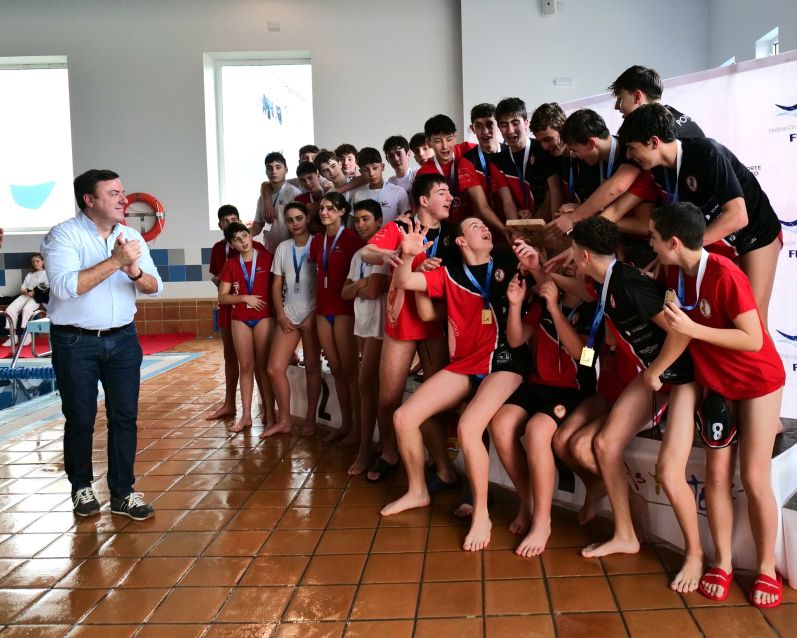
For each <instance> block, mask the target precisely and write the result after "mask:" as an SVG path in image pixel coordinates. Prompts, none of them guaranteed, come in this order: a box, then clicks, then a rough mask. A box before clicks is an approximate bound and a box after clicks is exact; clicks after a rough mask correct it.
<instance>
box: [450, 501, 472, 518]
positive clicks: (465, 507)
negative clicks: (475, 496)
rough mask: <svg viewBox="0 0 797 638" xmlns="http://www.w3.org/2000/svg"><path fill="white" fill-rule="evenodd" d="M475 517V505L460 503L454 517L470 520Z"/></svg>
mask: <svg viewBox="0 0 797 638" xmlns="http://www.w3.org/2000/svg"><path fill="white" fill-rule="evenodd" d="M472 515H473V505H471V504H470V503H460V504H459V505H457V509H455V510H454V516H456V517H457V518H468V516H472Z"/></svg>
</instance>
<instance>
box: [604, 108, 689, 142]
mask: <svg viewBox="0 0 797 638" xmlns="http://www.w3.org/2000/svg"><path fill="white" fill-rule="evenodd" d="M617 135H618V136H619V137H620V141H621V142H622V143H623V144H629V143H630V142H641V143H643V144H646V143H647V142H648V140H650V138H651V137H653V136H654V135H655V136H656V137H658V138H659V139H660V140H661V141H662V142H674V141H675V137H676V136H675V119H674V118H673V116H672V113H670V112H669V111H668V110H667V109H666V108H665V107H664V106H662V105H661V104H658V103H654V104H643V105H642V106H640V107H639V108H638V109H634V110H633V111H632V112H631V113H629V114H628V115H626V116H625V119H624V120H623V124H622V125H621V126H620V130H619V131H617Z"/></svg>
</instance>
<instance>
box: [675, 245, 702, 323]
mask: <svg viewBox="0 0 797 638" xmlns="http://www.w3.org/2000/svg"><path fill="white" fill-rule="evenodd" d="M707 264H708V251H706V250H705V249H704V250H702V251H701V252H700V265H699V266H698V268H697V281H696V282H695V303H693V304H692V305H691V306H687V305H686V296H685V295H684V271H683V270H681V269H680V268H679V269H678V301H680V302H681V310H694V309H695V307H696V306H697V302H698V301H699V300H700V286H701V285H702V284H703V276H704V275H705V274H706V265H707Z"/></svg>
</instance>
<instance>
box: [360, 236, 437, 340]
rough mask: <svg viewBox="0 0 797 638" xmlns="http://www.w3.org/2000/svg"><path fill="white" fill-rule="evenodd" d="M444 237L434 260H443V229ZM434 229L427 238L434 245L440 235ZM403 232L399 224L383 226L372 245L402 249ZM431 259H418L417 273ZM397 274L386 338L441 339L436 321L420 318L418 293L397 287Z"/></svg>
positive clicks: (390, 292) (389, 300)
mask: <svg viewBox="0 0 797 638" xmlns="http://www.w3.org/2000/svg"><path fill="white" fill-rule="evenodd" d="M441 229H443V230H442V236H441V239H440V243H439V244H438V251H437V252H436V253H435V255H433V256H437V257H441V256H442V253H443V252H445V251H444V250H443V248H444V246H443V245H442V244H443V243H445V242H446V241H447V239H448V234H447V232H445V230H444V227H443V226H442V225H441ZM435 230H436V229H430V231H429V232H428V233H427V235H426V237H427V240H428V241H434V238H435V237H436V236H437V234H436V233H435V232H433V231H435ZM401 239H402V237H401V231H400V230H399V226H398V224H396V222H390V223H389V224H387V225H385V226H382V228H380V229H379V232H377V233H376V235H374V236H373V237H371V239H370V240H369V241H368V243H369V244H373V245H374V246H376V247H377V248H383V249H385V250H398V249H399V247H400V246H401ZM426 258H427V255H426V254H425V253H421V254H420V255H416V256H415V258H414V259H413V260H412V269H413V270H415V269H416V268H417V267H418V266H420V265H421V264H422V263H423V262H424V260H425V259H426ZM393 271H394V269H391V272H390V288H389V290H388V293H387V310H386V312H385V334H386V335H389V336H390V337H392V338H393V339H398V340H400V341H418V340H423V339H439V338H441V337H442V336H443V330H442V328H441V327H440V324H439V323H438V322H436V321H421V319H420V317H418V310H417V308H416V306H415V293H414V292H407V291H406V290H401V289H399V288H396V287H395V286H394V285H393Z"/></svg>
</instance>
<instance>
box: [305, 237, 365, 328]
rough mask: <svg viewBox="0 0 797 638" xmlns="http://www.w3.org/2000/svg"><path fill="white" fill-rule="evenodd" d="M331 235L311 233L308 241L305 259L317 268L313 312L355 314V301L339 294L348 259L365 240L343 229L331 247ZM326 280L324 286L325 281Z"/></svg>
mask: <svg viewBox="0 0 797 638" xmlns="http://www.w3.org/2000/svg"><path fill="white" fill-rule="evenodd" d="M324 238H326V243H327V251H330V250H331V251H332V252H328V255H327V256H328V258H329V262H328V272H325V271H324V260H323V254H324ZM334 239H335V238H334V237H329V236H327V234H326V233H321V234H319V235H315V236H313V240H312V242H311V243H310V252H309V253H308V255H307V261H309V262H312V263H314V264H315V265H316V267H317V268H318V285H317V286H316V302H315V312H316V314H317V315H335V316H337V315H349V316H353V315H354V301H353V300H350V301H347V300H345V299H343V298H342V297H341V296H340V291H341V290H343V285H344V284H345V283H346V277H347V276H348V274H349V266H350V265H351V259H352V257H354V253H356V252H357V251H358V250H360V248H362V247H363V246H364V245H365V242H364V241H363V240H362V239H360V237H359V236H358V235H357V234H356V233H354V232H352V231H350V230H349V229H348V228H344V229H343V232H342V233H341V234H340V237H339V238H338V241H337V243H336V244H335V248H334V250H333V249H332V243H333V242H334ZM325 280H326V286H325V285H324V281H325Z"/></svg>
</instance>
